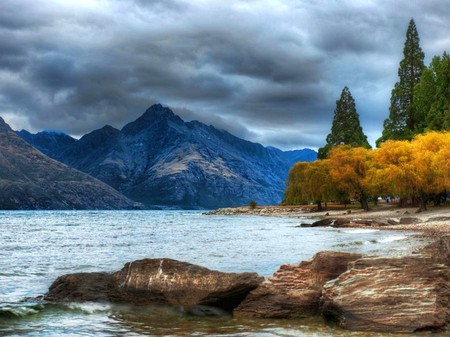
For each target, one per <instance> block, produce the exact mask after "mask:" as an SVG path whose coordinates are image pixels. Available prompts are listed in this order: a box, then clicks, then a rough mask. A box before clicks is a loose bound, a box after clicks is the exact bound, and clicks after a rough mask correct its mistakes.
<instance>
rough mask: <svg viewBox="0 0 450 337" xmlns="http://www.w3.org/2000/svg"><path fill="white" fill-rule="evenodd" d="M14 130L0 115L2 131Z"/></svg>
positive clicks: (0, 128)
mask: <svg viewBox="0 0 450 337" xmlns="http://www.w3.org/2000/svg"><path fill="white" fill-rule="evenodd" d="M7 131H12V129H11V128H10V127H9V125H8V124H6V122H5V121H4V120H3V118H1V117H0V132H7Z"/></svg>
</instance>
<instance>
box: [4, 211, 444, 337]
mask: <svg viewBox="0 0 450 337" xmlns="http://www.w3.org/2000/svg"><path fill="white" fill-rule="evenodd" d="M312 221H313V219H308V218H305V219H295V218H279V217H257V216H205V215H202V214H201V213H200V212H198V211H2V212H0V228H1V234H0V244H1V250H0V335H10V336H264V337H269V336H320V337H321V336H331V335H333V336H382V335H381V334H373V333H371V334H363V333H351V332H345V331H342V330H339V329H335V328H331V327H327V326H326V325H324V324H322V322H318V321H314V320H312V321H309V322H305V321H293V320H280V321H276V320H235V319H233V318H232V317H231V316H230V317H228V316H225V317H210V318H204V317H193V316H188V315H185V314H184V313H183V312H182V310H175V309H173V310H172V309H161V308H155V307H139V308H136V307H128V306H117V305H109V304H101V303H87V304H76V303H70V304H64V305H55V304H48V303H47V304H44V303H40V302H38V301H35V300H34V299H33V298H34V297H36V296H39V295H42V294H44V293H45V292H46V291H47V289H48V287H49V286H50V284H51V283H52V282H53V281H54V280H55V279H56V278H57V277H58V276H60V275H62V274H67V273H74V272H93V271H106V272H113V271H117V270H119V269H121V268H122V267H123V265H124V264H125V263H126V262H128V261H133V260H137V259H142V258H162V257H167V258H172V259H177V260H181V261H186V262H189V263H194V264H198V265H202V266H205V267H208V268H210V269H215V270H219V271H224V272H244V271H252V272H253V271H254V272H257V273H259V274H260V275H263V276H266V277H267V276H270V275H272V274H273V273H274V272H275V271H276V270H277V269H278V267H279V266H280V265H282V264H284V263H298V262H300V261H302V260H306V259H310V258H311V257H312V256H313V255H314V254H315V253H317V252H318V251H322V250H340V251H346V252H359V253H367V254H380V255H386V254H389V255H404V254H408V253H410V252H411V251H412V250H413V249H415V248H416V247H417V246H422V245H424V244H425V243H426V242H425V241H424V240H423V239H418V238H415V237H413V233H411V232H398V231H395V232H393V231H379V230H370V229H334V228H300V227H298V225H299V224H300V223H301V222H309V223H310V222H312ZM383 336H386V334H383ZM389 336H393V335H389ZM402 336H405V335H402ZM433 336H437V335H433Z"/></svg>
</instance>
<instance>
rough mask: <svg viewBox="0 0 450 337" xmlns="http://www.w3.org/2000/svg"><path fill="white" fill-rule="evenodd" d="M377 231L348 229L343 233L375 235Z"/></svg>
mask: <svg viewBox="0 0 450 337" xmlns="http://www.w3.org/2000/svg"><path fill="white" fill-rule="evenodd" d="M379 231H380V230H379V229H365V228H361V229H348V230H345V231H343V232H344V233H347V234H367V233H375V232H379Z"/></svg>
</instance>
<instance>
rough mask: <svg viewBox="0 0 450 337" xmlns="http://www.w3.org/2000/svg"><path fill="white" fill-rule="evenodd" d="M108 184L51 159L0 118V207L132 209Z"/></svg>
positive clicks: (134, 204)
mask: <svg viewBox="0 0 450 337" xmlns="http://www.w3.org/2000/svg"><path fill="white" fill-rule="evenodd" d="M139 207H140V206H139V205H138V204H137V203H134V202H133V201H132V200H130V199H128V198H126V197H125V196H123V195H122V194H121V193H119V192H118V191H116V190H115V189H113V188H112V187H110V186H108V185H107V184H105V183H103V182H101V181H99V180H97V179H95V178H93V177H91V176H89V175H88V174H86V173H83V172H80V171H78V170H76V169H74V168H71V167H69V166H67V165H65V164H63V163H60V162H58V161H56V160H53V159H51V158H49V157H47V156H46V155H44V154H43V153H41V152H40V151H38V150H36V149H35V148H34V147H32V146H31V145H29V144H28V143H27V142H25V141H24V140H22V139H21V138H19V137H18V136H17V135H16V133H14V131H13V130H12V129H11V128H10V127H9V125H8V124H6V123H5V121H4V120H3V119H2V118H1V117H0V209H132V208H139Z"/></svg>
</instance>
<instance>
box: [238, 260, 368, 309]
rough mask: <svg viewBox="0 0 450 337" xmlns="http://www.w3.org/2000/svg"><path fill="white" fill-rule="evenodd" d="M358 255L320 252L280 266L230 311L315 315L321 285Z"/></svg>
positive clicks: (335, 275) (339, 272) (344, 269)
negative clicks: (310, 258) (307, 259)
mask: <svg viewBox="0 0 450 337" xmlns="http://www.w3.org/2000/svg"><path fill="white" fill-rule="evenodd" d="M360 257H361V255H359V254H350V253H341V252H320V253H317V254H316V255H315V256H314V257H313V259H312V260H310V261H303V262H301V263H300V264H299V265H296V266H292V265H283V266H281V267H280V269H279V270H278V271H277V272H276V273H275V274H274V275H273V276H272V277H271V278H269V279H268V280H267V281H266V282H264V283H263V284H262V285H261V286H259V287H258V288H257V289H255V290H254V291H252V292H251V293H250V294H249V295H248V296H247V298H246V299H245V300H244V301H243V302H242V303H241V304H240V305H239V306H238V307H237V308H236V309H235V310H234V315H235V316H240V317H259V318H302V317H308V316H312V315H316V314H318V313H319V304H320V296H321V292H322V286H323V285H324V283H325V282H326V281H329V280H331V279H334V278H336V277H337V276H339V275H340V274H342V273H343V272H344V271H346V270H347V265H348V263H349V262H350V261H354V260H356V259H358V258H360Z"/></svg>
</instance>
